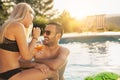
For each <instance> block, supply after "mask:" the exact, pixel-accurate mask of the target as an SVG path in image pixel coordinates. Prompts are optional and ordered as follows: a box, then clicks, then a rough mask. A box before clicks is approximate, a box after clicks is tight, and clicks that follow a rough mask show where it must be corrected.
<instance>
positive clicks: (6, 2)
mask: <svg viewBox="0 0 120 80" xmlns="http://www.w3.org/2000/svg"><path fill="white" fill-rule="evenodd" d="M13 5H14V4H13V2H11V1H10V0H0V25H2V23H3V22H4V21H5V20H6V19H7V17H8V15H9V13H10V11H11V8H12V7H13Z"/></svg>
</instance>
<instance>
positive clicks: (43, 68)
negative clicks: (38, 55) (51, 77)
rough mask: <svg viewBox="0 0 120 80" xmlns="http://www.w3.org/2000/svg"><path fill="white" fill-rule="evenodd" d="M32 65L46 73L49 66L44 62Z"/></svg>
mask: <svg viewBox="0 0 120 80" xmlns="http://www.w3.org/2000/svg"><path fill="white" fill-rule="evenodd" d="M34 67H35V68H36V69H39V70H40V71H41V72H42V73H44V74H47V73H48V72H49V70H50V69H49V67H48V66H47V65H45V64H36V65H35V66H34Z"/></svg>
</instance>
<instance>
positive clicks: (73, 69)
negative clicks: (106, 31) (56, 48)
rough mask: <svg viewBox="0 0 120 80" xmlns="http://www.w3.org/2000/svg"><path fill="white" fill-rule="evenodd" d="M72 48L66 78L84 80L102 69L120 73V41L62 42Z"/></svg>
mask: <svg viewBox="0 0 120 80" xmlns="http://www.w3.org/2000/svg"><path fill="white" fill-rule="evenodd" d="M61 45H62V46H65V47H67V48H69V49H70V56H69V58H68V60H69V62H68V65H67V68H66V71H65V78H66V79H65V80H83V79H84V77H85V76H88V75H91V74H94V73H98V72H101V71H112V72H116V73H119V74H120V58H119V54H120V41H109V40H107V41H102V42H98V41H97V42H91V43H88V42H87V43H85V42H70V43H61Z"/></svg>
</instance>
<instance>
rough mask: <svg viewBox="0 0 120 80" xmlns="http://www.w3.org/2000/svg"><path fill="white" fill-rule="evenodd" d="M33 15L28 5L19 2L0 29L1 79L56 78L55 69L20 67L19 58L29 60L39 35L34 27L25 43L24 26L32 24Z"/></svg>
mask: <svg viewBox="0 0 120 80" xmlns="http://www.w3.org/2000/svg"><path fill="white" fill-rule="evenodd" d="M33 17H34V11H33V9H32V8H31V7H30V5H28V4H27V3H19V4H17V5H16V6H15V7H14V9H13V11H12V13H11V15H10V16H9V18H8V20H7V21H6V22H5V23H4V24H3V25H2V27H1V29H0V78H1V79H3V80H44V79H46V78H49V77H51V78H53V80H58V79H57V74H56V72H55V71H50V70H49V72H48V73H42V72H40V70H39V68H38V67H37V69H36V67H35V68H34V67H33V68H31V69H27V70H21V69H20V64H19V59H20V58H22V59H24V60H31V59H32V58H33V57H34V55H35V53H32V51H33V50H34V46H35V44H36V42H37V39H38V37H39V36H40V29H39V28H34V29H33V34H32V35H33V37H32V40H31V42H30V44H29V45H28V44H27V40H26V35H25V27H26V28H27V27H29V25H31V24H32V21H33ZM37 65H38V64H34V66H37Z"/></svg>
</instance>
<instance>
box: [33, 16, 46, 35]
mask: <svg viewBox="0 0 120 80" xmlns="http://www.w3.org/2000/svg"><path fill="white" fill-rule="evenodd" d="M47 23H48V20H47V19H46V18H44V17H41V16H36V17H35V19H34V20H33V25H34V27H39V28H40V29H41V30H42V32H41V33H43V30H44V28H45V25H46V24H47Z"/></svg>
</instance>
